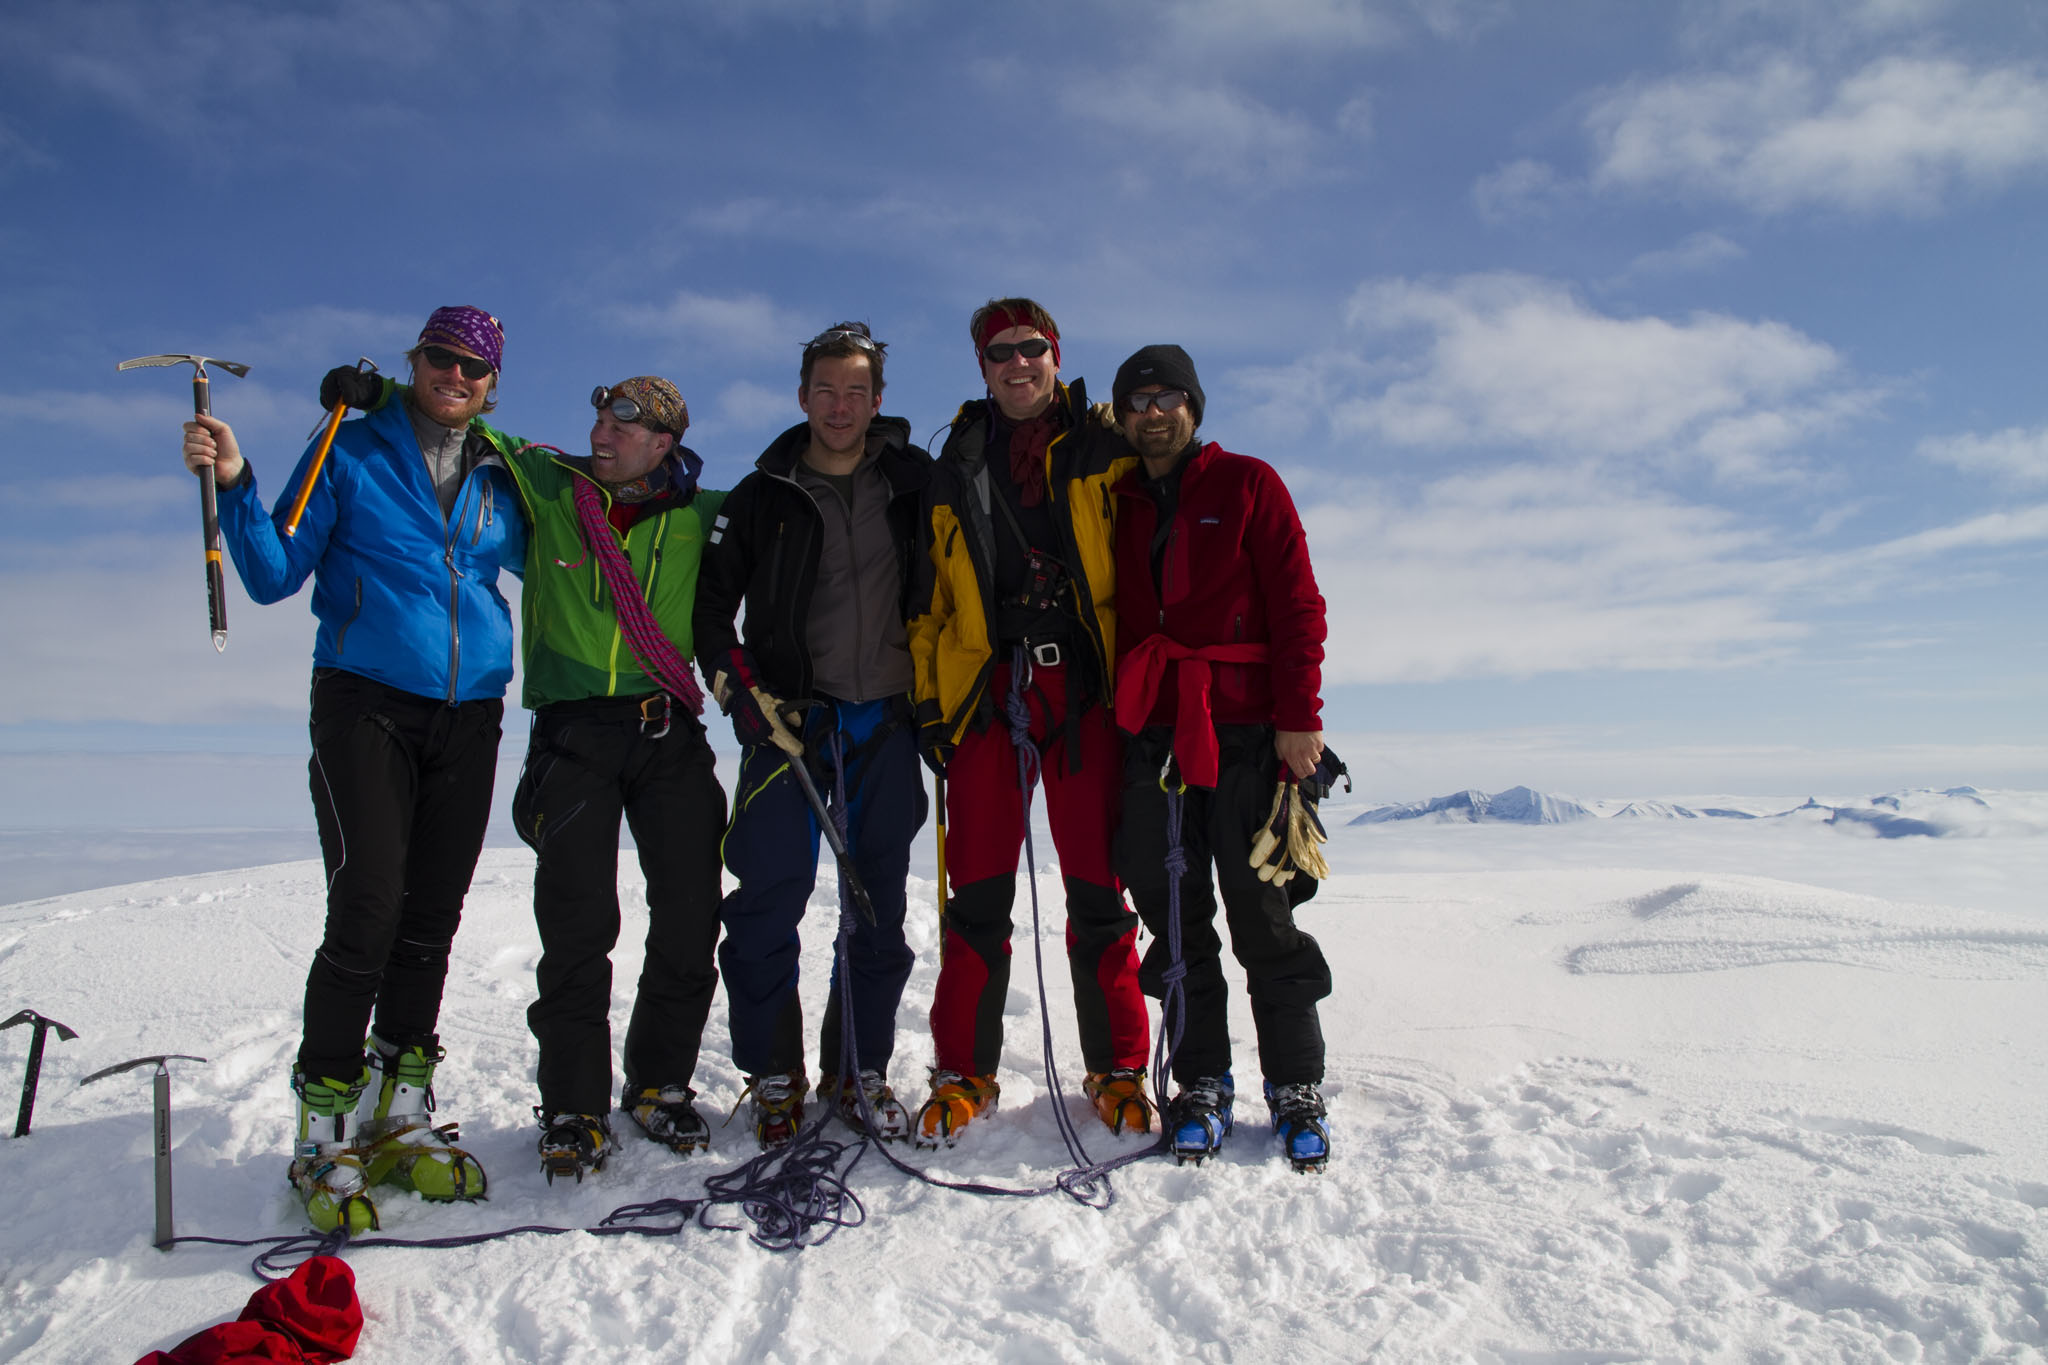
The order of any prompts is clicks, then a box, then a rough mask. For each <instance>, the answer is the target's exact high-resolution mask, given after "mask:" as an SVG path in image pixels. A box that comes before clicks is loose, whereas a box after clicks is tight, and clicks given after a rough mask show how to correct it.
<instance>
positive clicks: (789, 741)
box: [711, 649, 804, 758]
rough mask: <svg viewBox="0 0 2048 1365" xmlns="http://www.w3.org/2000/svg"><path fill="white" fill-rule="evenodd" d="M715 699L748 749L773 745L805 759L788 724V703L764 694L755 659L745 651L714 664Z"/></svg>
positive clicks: (801, 744)
mask: <svg viewBox="0 0 2048 1365" xmlns="http://www.w3.org/2000/svg"><path fill="white" fill-rule="evenodd" d="M711 695H712V696H713V697H714V698H716V699H717V701H718V705H719V707H720V708H721V709H722V710H724V712H725V714H726V718H727V719H728V720H730V721H731V722H732V733H733V737H734V738H735V739H737V740H739V742H740V743H741V744H744V745H747V746H748V747H750V748H751V747H758V746H760V745H763V744H772V745H774V746H775V747H776V748H778V749H780V750H782V751H783V752H784V753H786V754H789V755H790V756H791V757H793V758H801V757H803V752H804V746H803V741H801V740H799V739H798V738H797V737H796V735H795V734H794V733H792V732H791V730H790V728H789V726H788V725H787V724H785V723H784V722H785V719H786V717H785V716H784V713H783V707H784V703H783V701H782V699H781V698H780V697H777V696H775V695H774V694H773V693H771V692H767V691H764V690H763V689H762V687H761V684H760V682H759V680H758V679H757V678H756V676H755V674H754V659H753V656H752V655H750V654H748V653H747V652H746V651H745V650H743V649H734V650H728V651H727V652H726V653H724V654H722V655H720V656H719V657H718V659H717V660H716V661H715V662H714V663H713V665H712V670H711Z"/></svg>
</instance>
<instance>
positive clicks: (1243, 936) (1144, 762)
mask: <svg viewBox="0 0 2048 1365" xmlns="http://www.w3.org/2000/svg"><path fill="white" fill-rule="evenodd" d="M1217 739H1218V741H1219V744H1220V747H1221V750H1222V755H1221V757H1222V762H1221V764H1220V766H1219V770H1218V773H1217V778H1216V786H1215V789H1214V790H1209V789H1207V788H1203V787H1189V788H1187V790H1186V791H1185V792H1184V793H1183V794H1182V803H1183V804H1182V815H1181V847H1182V849H1183V850H1184V851H1185V852H1186V855H1187V871H1186V872H1185V873H1184V874H1182V877H1181V884H1180V915H1181V929H1180V933H1181V956H1182V960H1183V962H1184V963H1185V964H1186V967H1187V977H1186V980H1185V982H1184V983H1183V990H1184V992H1185V995H1184V999H1185V1001H1186V1013H1187V1025H1186V1029H1185V1031H1184V1032H1183V1034H1182V1036H1181V1042H1180V1049H1179V1051H1178V1052H1176V1053H1175V1055H1174V1061H1173V1078H1174V1079H1175V1080H1177V1081H1182V1082H1186V1081H1191V1080H1193V1079H1195V1078H1196V1077H1200V1076H1220V1075H1222V1074H1223V1073H1224V1072H1225V1071H1228V1070H1229V1069H1230V1064H1231V1059H1230V1021H1229V1001H1230V987H1229V983H1228V982H1227V981H1226V980H1225V979H1224V975H1223V960H1222V951H1223V944H1222V940H1221V938H1220V937H1219V936H1218V935H1217V932H1216V892H1217V888H1219V887H1220V888H1221V891H1222V897H1223V914H1224V920H1225V922H1226V923H1227V924H1228V925H1229V927H1230V948H1231V952H1232V953H1233V954H1234V955H1235V956H1236V957H1237V960H1238V963H1239V964H1240V965H1241V966H1243V968H1244V971H1245V977H1246V987H1247V989H1248V990H1249V992H1250V994H1251V1002H1252V1026H1253V1028H1254V1029H1255V1030H1256V1032H1257V1036H1258V1040H1259V1065H1260V1068H1261V1070H1262V1071H1263V1072H1264V1074H1265V1079H1266V1080H1268V1081H1270V1082H1272V1083H1273V1084H1275V1085H1290V1084H1297V1083H1301V1082H1311V1083H1317V1084H1319V1083H1321V1081H1322V1079H1323V1028H1322V1022H1321V1020H1320V1018H1319V1017H1318V1015H1317V1012H1316V1002H1317V1001H1318V1000H1321V999H1322V998H1323V997H1324V996H1326V995H1328V994H1329V993H1330V966H1329V963H1328V962H1327V961H1325V960H1324V958H1323V950H1322V948H1321V947H1320V946H1318V945H1317V943H1316V941H1315V939H1313V938H1311V937H1310V936H1309V935H1308V934H1306V933H1303V932H1302V931H1301V930H1300V929H1298V928H1296V927H1295V924H1294V907H1295V905H1296V904H1298V903H1300V902H1301V901H1304V900H1306V899H1308V898H1309V897H1310V896H1312V895H1314V894H1315V887H1316V884H1315V883H1314V882H1313V881H1310V880H1309V879H1308V878H1306V877H1304V876H1301V875H1299V874H1297V875H1296V876H1295V877H1294V879H1293V881H1292V882H1290V883H1289V884H1288V885H1287V886H1285V887H1277V886H1274V885H1273V884H1272V883H1271V882H1262V881H1260V880H1259V878H1258V874H1257V873H1256V872H1255V871H1253V870H1252V867H1251V865H1250V861H1249V860H1250V857H1251V846H1252V837H1253V835H1254V834H1255V833H1256V831H1257V830H1258V829H1259V828H1260V827H1261V826H1262V825H1264V824H1265V822H1266V816H1267V813H1268V812H1269V811H1270V810H1271V808H1272V804H1273V786H1274V782H1275V781H1276V779H1277V778H1278V775H1279V766H1280V761H1279V758H1278V756H1277V755H1276V754H1275V753H1274V752H1273V729H1272V727H1271V726H1266V725H1223V726H1218V727H1217ZM1172 742H1173V731H1172V729H1171V728H1170V727H1165V726H1154V727H1148V728H1147V729H1146V730H1145V731H1143V732H1142V733H1141V734H1139V735H1138V736H1137V737H1136V738H1134V739H1132V740H1131V741H1130V742H1129V744H1128V745H1127V746H1126V748H1125V751H1124V790H1123V822H1122V825H1121V826H1120V828H1119V829H1118V831H1117V837H1116V869H1117V876H1118V877H1119V878H1120V879H1121V880H1122V881H1123V884H1124V886H1125V887H1126V888H1127V889H1128V890H1129V891H1130V893H1131V900H1132V902H1133V903H1134V904H1135V905H1136V906H1137V909H1138V915H1139V917H1140V918H1141V919H1143V920H1144V921H1145V927H1146V928H1147V929H1148V930H1150V931H1151V933H1152V935H1153V939H1152V944H1151V946H1150V947H1149V948H1147V949H1146V951H1145V958H1144V961H1143V962H1142V963H1141V964H1140V966H1139V969H1138V981H1139V984H1140V985H1141V986H1142V987H1143V988H1144V991H1145V993H1146V994H1147V995H1150V996H1153V997H1155V998H1163V996H1164V994H1165V980H1164V978H1165V972H1166V969H1167V966H1168V964H1169V962H1170V961H1171V954H1170V952H1169V950H1168V947H1167V922H1166V921H1167V903H1166V901H1167V894H1166V893H1167V875H1166V852H1167V839H1166V792H1165V790H1164V789H1163V788H1162V787H1161V786H1160V785H1159V775H1160V766H1161V765H1162V764H1163V763H1164V762H1165V760H1166V755H1167V752H1168V750H1169V749H1170V747H1171V745H1172ZM1212 864H1213V868H1214V881H1213V884H1212V881H1211V867H1212ZM1160 1026H1161V1028H1162V1029H1165V1028H1168V1027H1170V1026H1171V1021H1170V1020H1162V1021H1161V1025H1160Z"/></svg>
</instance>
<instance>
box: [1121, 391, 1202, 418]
mask: <svg viewBox="0 0 2048 1365" xmlns="http://www.w3.org/2000/svg"><path fill="white" fill-rule="evenodd" d="M1187 401H1188V396H1187V395H1186V394H1184V393H1182V392H1181V391H1180V390H1179V389H1166V390H1164V391H1162V392H1159V393H1127V394H1125V395H1124V410H1125V411H1127V412H1143V411H1144V410H1145V409H1147V408H1158V409H1159V410H1160V411H1161V412H1177V411H1179V410H1180V409H1181V408H1182V407H1183V406H1184V405H1185V404H1186V403H1187Z"/></svg>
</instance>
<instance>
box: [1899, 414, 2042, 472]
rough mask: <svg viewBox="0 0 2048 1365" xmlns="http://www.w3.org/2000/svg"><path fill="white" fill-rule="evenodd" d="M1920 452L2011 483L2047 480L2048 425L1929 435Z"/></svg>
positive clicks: (1943, 461) (1959, 467)
mask: <svg viewBox="0 0 2048 1365" xmlns="http://www.w3.org/2000/svg"><path fill="white" fill-rule="evenodd" d="M1920 454H1921V455H1923V456H1925V457H1926V458H1927V459H1930V460H1939V461H1940V462H1942V463H1943V464H1951V465H1954V466H1955V467H1956V468H1957V469H1961V470H1964V471H1966V472H1968V473H1972V474H1988V475H1990V476H1991V477H1992V478H1995V479H1999V480H2002V481H2005V482H2009V483H2016V484H2031V483H2048V427H2036V428H2034V429H2033V430H2032V431H2028V430H2026V429H2025V428H2023V427H2007V428H2006V429H2005V430H2004V431H1994V432H1992V433H1991V434H1990V435H1988V436H1979V435H1974V434H1971V435H1962V436H1937V437H1930V438H1929V439H1927V440H1925V441H1922V442H1921V443H1920Z"/></svg>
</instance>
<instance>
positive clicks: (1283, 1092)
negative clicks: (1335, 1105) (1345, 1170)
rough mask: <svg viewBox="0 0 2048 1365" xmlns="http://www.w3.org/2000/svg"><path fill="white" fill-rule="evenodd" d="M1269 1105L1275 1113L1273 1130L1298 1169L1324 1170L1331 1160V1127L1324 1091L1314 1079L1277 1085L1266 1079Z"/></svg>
mask: <svg viewBox="0 0 2048 1365" xmlns="http://www.w3.org/2000/svg"><path fill="white" fill-rule="evenodd" d="M1266 1108H1268V1109H1269V1110H1271V1111H1272V1113H1273V1131H1274V1132H1276V1133H1278V1134H1279V1135H1280V1145H1281V1146H1282V1147H1284V1148H1286V1149H1287V1159H1288V1160H1289V1161H1290V1162H1292V1163H1294V1169H1295V1170H1297V1171H1317V1172H1319V1171H1321V1170H1322V1169H1323V1167H1325V1166H1327V1165H1328V1164H1329V1162H1330V1130H1329V1129H1328V1128H1326V1127H1325V1126H1324V1125H1323V1119H1324V1117H1325V1116H1327V1115H1328V1113H1329V1112H1330V1111H1329V1110H1328V1109H1326V1108H1324V1107H1323V1092H1322V1091H1320V1090H1318V1089H1317V1088H1316V1087H1315V1085H1314V1084H1313V1083H1311V1082H1304V1083H1302V1084H1300V1085H1275V1084H1273V1083H1272V1082H1271V1081H1267V1082H1266Z"/></svg>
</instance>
